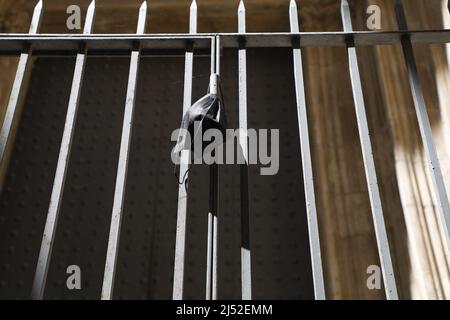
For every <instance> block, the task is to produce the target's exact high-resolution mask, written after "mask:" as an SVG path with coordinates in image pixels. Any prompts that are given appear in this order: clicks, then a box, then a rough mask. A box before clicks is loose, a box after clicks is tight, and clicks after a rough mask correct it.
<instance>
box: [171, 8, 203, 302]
mask: <svg viewBox="0 0 450 320" xmlns="http://www.w3.org/2000/svg"><path fill="white" fill-rule="evenodd" d="M189 33H191V34H195V33H197V3H196V2H195V0H193V1H192V4H191V7H190V11H189ZM193 59H194V49H193V47H190V48H189V50H188V51H186V56H185V64H184V94H183V117H184V115H185V114H186V112H187V111H188V109H189V107H190V106H191V103H192V69H193ZM189 158H190V150H183V151H182V152H181V159H180V175H179V177H180V178H181V179H185V181H186V183H185V184H180V185H179V187H178V210H177V233H176V240H175V262H174V270H173V293H172V298H173V300H181V299H183V286H184V261H185V259H184V258H185V246H186V213H187V196H188V195H187V188H188V181H187V179H188V173H187V172H188V169H189V164H188V160H189Z"/></svg>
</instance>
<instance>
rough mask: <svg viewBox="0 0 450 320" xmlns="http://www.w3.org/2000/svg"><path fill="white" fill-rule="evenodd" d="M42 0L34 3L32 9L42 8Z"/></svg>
mask: <svg viewBox="0 0 450 320" xmlns="http://www.w3.org/2000/svg"><path fill="white" fill-rule="evenodd" d="M42 4H43V3H42V0H39V1H38V2H37V3H36V5H35V6H34V10H39V9H42Z"/></svg>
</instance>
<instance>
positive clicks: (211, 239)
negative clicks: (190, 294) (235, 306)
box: [206, 36, 220, 300]
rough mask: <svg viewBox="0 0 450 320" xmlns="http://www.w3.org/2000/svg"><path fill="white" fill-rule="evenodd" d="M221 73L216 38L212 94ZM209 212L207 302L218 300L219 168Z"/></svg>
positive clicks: (213, 167)
mask: <svg viewBox="0 0 450 320" xmlns="http://www.w3.org/2000/svg"><path fill="white" fill-rule="evenodd" d="M219 73H220V38H219V37H218V36H216V37H215V38H214V39H213V40H212V43H211V82H210V90H211V93H216V94H218V88H217V87H218V86H219V84H218V83H217V82H218V81H219V79H218V75H219ZM209 172H210V177H209V181H210V185H209V208H210V209H209V212H208V236H207V241H208V243H207V254H206V256H207V261H206V300H217V293H218V291H217V257H218V255H217V245H218V219H217V215H218V203H219V167H218V165H217V164H216V163H214V164H212V165H211V166H210V171H209Z"/></svg>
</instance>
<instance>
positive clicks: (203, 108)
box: [174, 93, 227, 153]
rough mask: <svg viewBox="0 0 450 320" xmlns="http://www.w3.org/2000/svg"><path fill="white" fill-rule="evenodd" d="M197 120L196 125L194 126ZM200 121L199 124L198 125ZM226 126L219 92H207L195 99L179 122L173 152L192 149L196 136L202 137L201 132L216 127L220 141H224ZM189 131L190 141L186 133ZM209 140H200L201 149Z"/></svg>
mask: <svg viewBox="0 0 450 320" xmlns="http://www.w3.org/2000/svg"><path fill="white" fill-rule="evenodd" d="M195 122H197V126H195ZM199 123H200V125H199ZM226 128H227V119H226V115H225V110H224V104H223V100H222V98H221V95H220V94H213V93H208V94H207V95H205V96H203V97H202V98H200V99H199V100H197V101H196V102H195V103H194V104H193V105H192V106H191V107H189V109H188V110H187V112H186V114H185V115H184V117H183V121H182V122H181V127H180V129H183V130H181V131H180V134H179V135H178V140H177V145H176V146H175V148H174V152H176V153H177V152H180V151H181V150H187V149H190V150H192V151H193V150H194V141H196V138H200V139H201V137H203V134H204V133H205V132H206V131H207V130H208V129H217V130H219V131H220V132H221V133H222V139H223V140H222V141H225V138H226V136H225V132H226ZM186 131H187V132H189V134H190V138H191V141H189V139H188V137H187V135H186V134H185V133H186ZM210 143H211V141H202V151H203V150H204V149H205V147H206V146H207V145H209V144H210Z"/></svg>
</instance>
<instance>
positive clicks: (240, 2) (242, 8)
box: [238, 0, 245, 12]
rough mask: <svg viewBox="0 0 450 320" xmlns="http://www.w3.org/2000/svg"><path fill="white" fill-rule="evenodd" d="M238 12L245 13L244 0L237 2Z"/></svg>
mask: <svg viewBox="0 0 450 320" xmlns="http://www.w3.org/2000/svg"><path fill="white" fill-rule="evenodd" d="M238 11H239V12H243V11H245V4H244V0H241V1H239V6H238Z"/></svg>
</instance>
